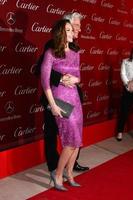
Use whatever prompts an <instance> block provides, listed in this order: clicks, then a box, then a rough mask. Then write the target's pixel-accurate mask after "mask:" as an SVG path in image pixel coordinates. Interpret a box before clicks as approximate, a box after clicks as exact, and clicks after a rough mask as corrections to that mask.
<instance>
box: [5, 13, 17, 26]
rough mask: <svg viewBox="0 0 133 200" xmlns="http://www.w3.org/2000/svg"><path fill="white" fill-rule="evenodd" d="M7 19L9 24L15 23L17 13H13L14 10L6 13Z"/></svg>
mask: <svg viewBox="0 0 133 200" xmlns="http://www.w3.org/2000/svg"><path fill="white" fill-rule="evenodd" d="M6 20H7V23H8V24H9V25H13V24H15V22H16V17H15V13H13V12H8V13H7V15H6Z"/></svg>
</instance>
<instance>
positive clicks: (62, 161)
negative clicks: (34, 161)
mask: <svg viewBox="0 0 133 200" xmlns="http://www.w3.org/2000/svg"><path fill="white" fill-rule="evenodd" d="M74 150H75V148H73V147H68V146H66V147H64V148H63V150H62V152H61V155H60V158H59V162H58V166H57V169H56V182H57V184H59V185H62V182H63V178H62V177H63V172H64V168H65V166H66V164H67V163H68V161H69V159H70V158H71V157H72V155H73V152H74ZM77 152H78V151H77ZM76 156H77V154H76Z"/></svg>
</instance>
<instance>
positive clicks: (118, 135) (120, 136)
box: [116, 133, 123, 142]
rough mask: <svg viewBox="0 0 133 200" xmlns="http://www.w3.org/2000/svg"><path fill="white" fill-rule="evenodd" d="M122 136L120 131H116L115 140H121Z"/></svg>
mask: <svg viewBox="0 0 133 200" xmlns="http://www.w3.org/2000/svg"><path fill="white" fill-rule="evenodd" d="M122 136H123V134H122V133H118V134H117V136H116V140H117V141H119V142H120V141H122Z"/></svg>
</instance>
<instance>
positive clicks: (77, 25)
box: [72, 18, 81, 39]
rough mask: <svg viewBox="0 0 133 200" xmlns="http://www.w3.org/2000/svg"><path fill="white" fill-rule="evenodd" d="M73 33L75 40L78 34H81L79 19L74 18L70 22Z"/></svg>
mask: <svg viewBox="0 0 133 200" xmlns="http://www.w3.org/2000/svg"><path fill="white" fill-rule="evenodd" d="M72 26H73V31H74V38H75V39H77V38H78V35H79V32H81V22H80V19H79V18H74V19H73V21H72Z"/></svg>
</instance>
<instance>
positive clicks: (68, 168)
mask: <svg viewBox="0 0 133 200" xmlns="http://www.w3.org/2000/svg"><path fill="white" fill-rule="evenodd" d="M78 151H79V148H75V149H74V151H73V153H72V155H71V157H70V158H69V160H68V162H67V165H66V171H67V175H68V177H69V178H70V180H71V181H73V175H72V173H73V167H74V163H75V160H76V158H77V155H78Z"/></svg>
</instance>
